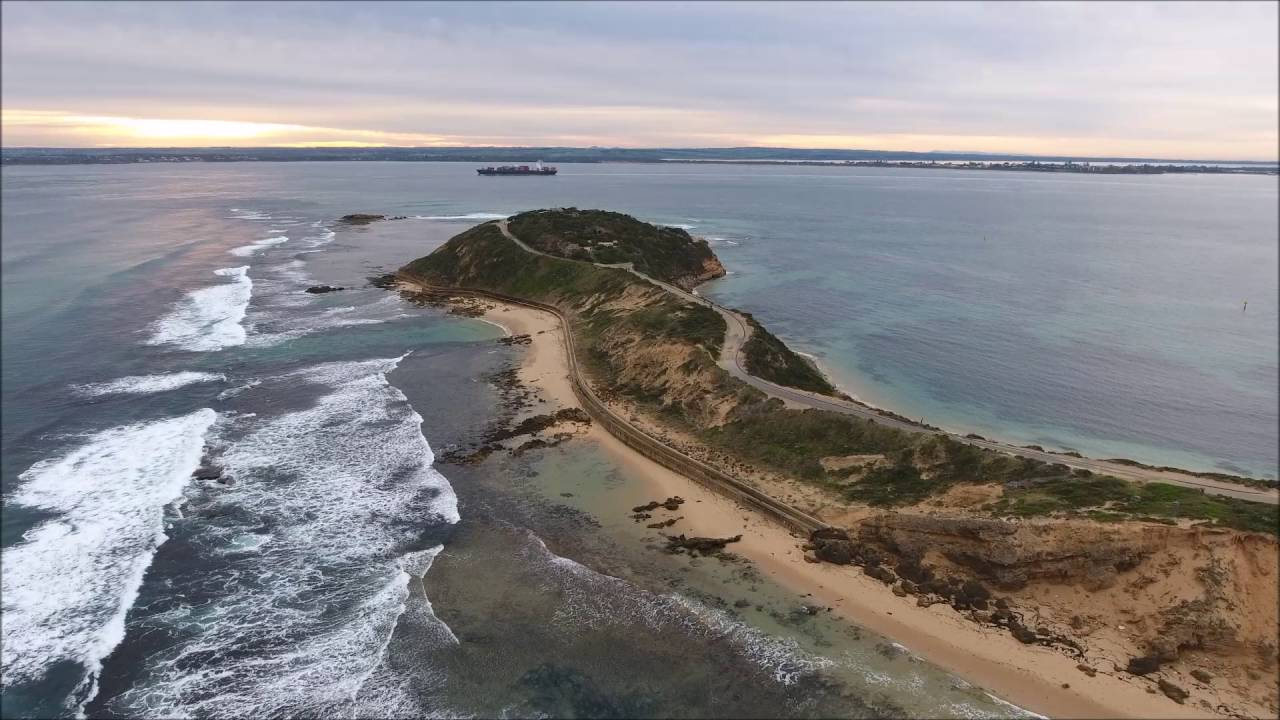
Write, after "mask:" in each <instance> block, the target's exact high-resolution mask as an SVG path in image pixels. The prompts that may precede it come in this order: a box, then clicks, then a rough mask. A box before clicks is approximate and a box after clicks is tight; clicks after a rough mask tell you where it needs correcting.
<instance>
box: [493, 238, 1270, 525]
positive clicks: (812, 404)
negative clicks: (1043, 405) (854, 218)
mask: <svg viewBox="0 0 1280 720" xmlns="http://www.w3.org/2000/svg"><path fill="white" fill-rule="evenodd" d="M498 228H499V229H500V230H501V231H502V234H503V235H504V236H506V237H507V238H508V239H509V240H511V241H512V242H514V243H515V244H516V245H519V246H520V247H521V248H523V249H524V250H525V251H526V252H529V253H533V254H534V255H546V256H547V257H556V256H554V255H548V254H547V253H544V252H542V251H541V250H535V249H534V248H531V247H529V246H528V245H526V244H525V243H524V242H523V241H522V240H520V239H519V238H517V237H516V236H515V235H514V234H512V232H511V230H510V229H509V228H508V227H507V221H506V220H500V221H499V222H498ZM560 259H563V258H560ZM596 264H597V265H599V266H600V267H610V268H618V269H621V270H626V271H628V272H630V273H632V274H633V275H635V276H636V277H639V278H640V279H642V280H644V281H646V282H649V283H652V284H654V285H657V286H658V287H660V288H662V289H664V290H666V291H667V292H669V293H672V294H673V295H676V296H678V297H680V298H682V299H684V300H688V301H690V302H695V303H698V304H699V305H702V306H704V307H708V308H711V309H712V310H715V311H716V312H718V313H720V316H721V317H723V318H724V321H725V325H726V327H727V328H728V331H727V332H726V333H725V339H724V345H723V346H722V347H721V351H720V358H719V361H718V363H719V365H720V367H722V368H724V369H725V370H726V371H727V372H729V374H731V375H733V376H734V377H736V378H738V379H739V380H741V381H743V382H745V383H747V384H748V385H751V386H752V387H754V388H756V389H757V390H760V391H761V392H763V393H765V394H767V395H769V396H771V397H776V398H778V399H780V400H782V401H783V402H785V403H787V405H789V406H791V407H798V408H814V409H818V410H831V411H834V412H839V413H844V414H846V415H854V416H857V417H860V418H865V419H867V420H871V421H873V422H876V423H880V424H881V425H886V426H888V427H892V428H897V429H899V430H905V431H907V432H930V433H933V432H938V431H937V430H931V429H929V428H925V427H921V426H920V425H917V424H915V423H912V422H906V421H903V420H899V419H897V418H895V417H890V416H888V415H883V414H881V413H880V412H879V411H878V410H876V409H875V408H871V407H867V406H866V405H862V404H860V403H857V402H851V401H847V400H841V399H839V398H832V397H827V396H826V395H819V394H817V393H813V392H809V391H807V390H798V389H796V388H791V387H786V386H784V385H778V384H776V383H772V382H769V381H768V380H765V379H763V378H759V377H756V376H755V375H752V374H751V373H749V372H747V369H746V366H745V365H744V362H743V358H742V346H743V345H744V344H745V343H746V342H747V340H748V339H749V338H750V337H751V326H750V325H749V324H748V323H747V321H746V319H745V318H743V317H742V316H741V315H739V314H738V313H736V312H734V311H733V310H730V309H729V308H726V307H723V306H721V305H718V304H716V303H714V302H712V301H710V300H708V299H706V298H704V297H702V296H701V295H697V294H695V293H691V292H689V291H687V290H685V289H683V288H680V287H677V286H675V285H672V284H670V283H666V282H663V281H661V280H655V279H654V278H651V277H649V276H648V275H645V274H644V273H641V272H639V271H637V270H636V269H635V268H634V267H632V266H631V263H624V264H614V265H608V264H603V263H596ZM943 434H945V435H949V436H950V437H951V438H952V439H954V440H958V441H960V442H963V443H967V444H969V445H974V446H976V447H980V448H986V449H988V450H994V451H996V452H1002V453H1005V454H1007V455H1016V456H1019V457H1025V458H1030V459H1032V460H1040V461H1041V462H1046V463H1060V464H1062V465H1066V466H1067V467H1071V468H1080V469H1084V470H1089V471H1092V472H1096V473H1104V474H1107V475H1114V476H1115V477H1118V478H1122V479H1125V480H1133V481H1135V482H1144V483H1145V482H1163V483H1169V484H1171V485H1181V486H1183V487H1190V488H1197V489H1200V490H1203V491H1204V492H1206V493H1210V494H1213V495H1224V496H1227V497H1234V498H1240V499H1243V500H1252V501H1255V502H1263V503H1269V504H1271V505H1276V504H1280V492H1277V491H1276V490H1263V489H1255V488H1250V487H1246V486H1244V485H1237V484H1234V483H1227V482H1219V481H1215V480H1210V479H1205V478H1198V477H1195V476H1194V475H1187V474H1184V473H1172V472H1166V471H1163V470H1149V469H1146V468H1138V467H1132V466H1129V465H1122V464H1119V463H1113V462H1107V461H1105V460H1095V459H1092V458H1076V457H1071V456H1069V455H1060V454H1058V453H1051V452H1045V451H1040V450H1032V449H1031V448H1024V447H1019V446H1017V445H1010V444H1008V443H1002V442H996V441H993V440H976V439H973V438H967V437H964V436H963V435H959V434H956V433H947V432H944V433H943Z"/></svg>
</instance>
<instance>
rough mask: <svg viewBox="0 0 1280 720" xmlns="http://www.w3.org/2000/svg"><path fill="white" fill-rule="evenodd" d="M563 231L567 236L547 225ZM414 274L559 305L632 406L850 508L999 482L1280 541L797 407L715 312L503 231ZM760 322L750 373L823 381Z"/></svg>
mask: <svg viewBox="0 0 1280 720" xmlns="http://www.w3.org/2000/svg"><path fill="white" fill-rule="evenodd" d="M575 213H576V214H575ZM526 215H534V216H537V222H540V223H541V222H550V219H551V218H552V217H553V216H552V215H551V214H548V213H527V214H526ZM605 215H610V216H612V215H615V213H606V214H605ZM521 217H524V216H521ZM566 217H568V218H570V220H571V222H570V225H569V227H570V228H577V227H579V225H578V224H579V223H580V222H581V213H578V211H573V212H572V213H569V214H568V215H567V216H566ZM632 222H637V223H638V221H632ZM554 231H556V227H555V226H547V227H545V228H544V229H543V232H544V233H550V232H554ZM568 234H569V235H572V234H573V233H572V232H570V233H568ZM522 235H523V233H522ZM559 236H560V237H563V236H564V234H563V233H562V234H559ZM404 271H407V272H409V273H411V274H413V275H415V276H418V277H421V278H422V279H424V280H426V281H427V282H430V283H434V284H438V285H442V286H462V287H469V288H474V289H481V290H488V291H491V292H496V293H499V294H503V295H510V296H515V297H520V298H525V299H529V300H535V301H539V302H543V303H548V304H552V305H556V306H557V307H559V308H561V309H562V310H563V311H564V312H565V313H566V315H567V316H568V317H569V318H570V323H571V326H572V327H571V330H572V332H573V333H574V337H575V339H576V340H577V344H578V347H579V349H580V358H579V359H580V361H581V362H582V363H583V366H584V368H585V369H586V370H587V372H588V374H589V375H590V377H591V378H592V382H593V383H594V384H595V385H596V387H597V389H598V390H600V391H602V392H603V393H605V394H617V395H621V396H623V397H625V398H626V399H627V400H628V401H630V402H632V403H634V404H635V405H637V406H638V407H640V408H643V409H647V410H648V411H650V412H653V413H654V414H655V415H656V416H657V417H658V418H659V419H660V420H661V421H662V422H664V423H669V424H672V425H675V426H678V427H680V428H681V429H683V430H686V431H688V432H690V433H692V434H693V435H695V436H696V437H698V438H699V439H701V440H702V441H703V442H704V443H706V444H707V445H708V446H710V447H712V448H715V449H717V450H720V451H723V452H726V453H728V454H730V455H732V456H735V457H738V458H741V459H742V460H743V461H745V462H749V463H752V464H754V465H757V466H758V467H763V468H768V469H771V470H774V471H777V472H779V473H782V474H785V475H790V476H793V477H798V478H802V479H805V480H807V481H809V482H813V483H815V484H819V485H822V486H824V487H827V488H831V489H834V490H836V491H838V492H839V493H840V494H841V495H843V497H845V498H846V499H848V500H850V501H856V502H864V503H868V504H872V505H877V506H901V505H908V504H912V503H916V502H919V501H921V500H924V499H925V498H927V497H929V496H931V495H935V494H938V493H941V492H945V491H946V490H947V489H948V488H950V487H953V486H955V485H957V484H962V483H999V484H1001V485H1003V486H1004V488H1005V492H1004V497H1003V498H1002V499H1001V500H1000V501H998V502H997V503H994V504H993V505H992V506H991V507H990V510H992V511H993V512H995V513H996V514H999V515H1004V516H1013V517H1034V516H1047V515H1063V514H1067V515H1072V516H1080V517H1092V518H1096V519H1098V520H1103V521H1118V520H1121V519H1134V518H1146V519H1156V520H1157V521H1162V522H1167V521H1169V519H1171V518H1190V519H1196V520H1209V521H1213V522H1215V523H1219V524H1221V525H1224V526H1227V527H1232V528H1237V529H1241V530H1256V531H1261V532H1271V533H1276V532H1277V529H1276V525H1277V509H1276V507H1275V506H1270V505H1263V504H1259V503H1251V502H1248V501H1244V500H1236V499H1233V498H1226V497H1221V496H1213V495H1204V494H1202V493H1201V492H1199V491H1198V490H1193V489H1187V488H1182V487H1177V486H1172V485H1163V484H1146V485H1140V484H1134V483H1129V482H1126V481H1123V480H1119V479H1117V478H1114V477H1109V476H1097V475H1093V474H1092V473H1089V472H1088V471H1085V470H1075V471H1073V470H1071V469H1070V468H1068V467H1067V466H1065V465H1061V464H1057V463H1044V462H1040V461H1037V460H1031V459H1027V458H1021V457H1014V456H1010V455H1005V454H1003V453H998V452H993V451H989V450H985V449H982V448H978V447H975V446H972V445H968V444H966V443H963V442H960V441H958V440H956V439H954V438H951V437H949V436H946V435H943V434H934V433H927V432H922V433H912V432H906V431H902V430H898V429H894V428H889V427H886V426H884V425H879V424H877V423H874V422H871V421H869V420H865V419H861V418H856V417H853V416H849V415H844V414H840V413H835V412H829V411H822V410H793V409H788V408H786V407H785V406H784V405H783V403H782V402H781V401H779V400H777V399H771V398H768V397H767V396H765V395H764V394H763V393H761V392H759V391H757V390H755V389H754V388H752V387H750V386H749V385H747V384H745V383H743V382H741V381H740V380H738V379H736V378H734V377H732V376H731V375H729V374H728V373H727V372H725V371H724V370H723V369H721V368H720V367H719V366H717V365H716V358H717V357H718V355H719V351H720V348H721V345H722V343H723V340H724V334H725V325H724V320H723V319H722V318H721V317H720V315H719V314H718V313H716V312H715V311H713V310H710V309H708V308H706V307H703V306H702V305H699V304H697V303H693V302H687V301H684V300H682V299H679V298H677V297H676V296H674V295H672V294H670V293H667V292H665V291H662V290H660V289H658V288H656V287H654V286H653V285H651V284H649V283H645V282H643V281H641V280H640V279H638V278H636V277H635V276H634V275H632V274H631V273H629V272H627V271H625V270H621V269H616V268H602V267H597V266H595V265H592V264H589V263H583V262H574V261H571V260H567V259H562V258H558V257H546V256H540V255H530V254H529V253H527V252H525V251H523V250H522V249H520V248H519V247H518V246H517V245H515V244H514V243H512V242H511V241H509V240H508V239H507V238H505V237H503V235H502V233H501V232H500V231H499V229H498V228H497V227H496V226H495V225H494V224H492V223H487V224H484V225H480V226H478V227H475V228H472V229H470V230H468V231H466V232H464V233H462V234H460V235H458V236H457V237H455V238H453V239H452V240H450V241H449V242H448V243H446V244H445V245H444V246H442V247H441V248H440V249H438V250H437V251H436V252H434V253H432V254H431V255H430V256H428V257H425V258H421V259H419V260H415V261H414V262H412V263H410V264H409V265H407V266H405V268H404ZM752 322H753V325H754V326H755V328H756V331H757V333H758V336H759V337H760V345H759V346H758V347H757V349H756V351H755V352H753V353H752V355H753V357H754V360H753V363H756V364H755V365H754V366H749V369H751V371H752V372H753V373H757V374H760V375H763V376H765V377H769V378H770V379H772V380H774V381H775V382H779V383H780V384H787V385H792V386H795V387H804V385H803V384H797V383H812V382H815V381H816V380H818V379H821V376H820V375H816V377H815V376H811V375H806V373H805V368H806V367H807V364H806V363H804V361H803V360H802V359H801V358H799V357H798V356H796V355H795V354H794V353H792V352H791V351H790V350H788V349H787V348H786V346H785V344H783V343H782V342H781V341H780V340H778V339H777V338H776V337H774V336H773V335H771V334H769V333H767V331H765V330H764V328H762V327H761V326H759V325H758V324H756V323H755V322H754V320H753V321H752ZM672 358H675V360H676V362H675V363H672V362H670V361H671V359H672ZM810 369H811V367H810ZM824 382H825V381H824ZM806 389H813V388H812V386H811V387H810V388H806ZM848 455H880V456H882V457H883V458H885V460H884V461H882V462H876V463H874V464H872V465H871V466H870V467H862V468H844V469H842V470H832V471H828V470H827V469H826V468H824V467H823V465H822V459H823V458H829V457H842V456H848Z"/></svg>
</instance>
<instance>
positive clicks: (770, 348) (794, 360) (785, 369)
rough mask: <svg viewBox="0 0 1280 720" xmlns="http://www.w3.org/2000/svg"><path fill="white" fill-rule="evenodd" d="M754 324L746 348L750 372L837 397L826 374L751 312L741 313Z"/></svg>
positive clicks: (743, 349) (745, 353)
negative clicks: (775, 334) (780, 338)
mask: <svg viewBox="0 0 1280 720" xmlns="http://www.w3.org/2000/svg"><path fill="white" fill-rule="evenodd" d="M738 313H739V314H740V315H742V316H743V317H744V318H746V319H747V322H748V323H750V324H751V337H750V339H748V340H747V342H746V343H744V344H743V346H742V354H743V356H744V359H745V361H746V365H747V372H749V373H751V374H752V375H755V376H756V377H762V378H764V379H765V380H768V381H770V382H774V383H777V384H779V385H785V386H787V387H793V388H799V389H801V390H809V391H812V392H816V393H821V394H823V395H830V396H832V397H834V396H836V394H837V393H836V389H835V387H834V386H832V385H831V383H830V382H828V381H827V378H826V377H825V376H823V374H822V371H820V370H818V368H817V367H816V366H815V365H814V364H813V363H812V362H810V361H808V360H806V359H805V358H804V357H802V356H800V355H798V354H796V353H795V352H794V351H793V350H792V349H791V348H789V347H787V346H786V344H785V343H783V342H782V341H781V340H779V339H778V338H777V337H776V336H774V335H773V333H771V332H769V331H768V330H765V329H764V326H763V325H761V324H760V323H759V322H757V321H756V319H755V318H754V317H752V316H751V314H750V313H746V312H742V311H740V310H739V311H738Z"/></svg>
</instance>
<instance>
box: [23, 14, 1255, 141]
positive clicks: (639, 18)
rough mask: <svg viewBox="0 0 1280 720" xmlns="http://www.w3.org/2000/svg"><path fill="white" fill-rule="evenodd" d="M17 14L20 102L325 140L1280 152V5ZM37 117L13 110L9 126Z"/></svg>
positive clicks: (74, 111) (29, 136)
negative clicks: (1279, 95) (298, 132)
mask: <svg viewBox="0 0 1280 720" xmlns="http://www.w3.org/2000/svg"><path fill="white" fill-rule="evenodd" d="M4 13H5V17H4V21H5V22H4V27H3V41H4V42H3V63H4V71H5V83H4V87H3V102H4V106H5V107H6V108H33V109H38V110H42V111H59V112H62V113H65V114H67V115H70V116H88V117H104V116H105V117H123V118H145V119H176V120H189V119H199V120H201V121H228V122H235V123H248V124H272V125H282V126H297V127H304V128H320V129H332V128H339V129H340V128H358V130H347V131H343V132H342V134H338V133H330V134H329V135H328V136H326V135H325V134H324V133H319V134H311V135H307V137H312V138H320V139H318V140H317V142H320V141H323V142H339V141H341V140H343V139H347V138H350V139H351V140H352V141H353V142H355V141H362V142H374V143H383V142H385V143H387V144H431V143H449V144H511V143H515V144H539V145H542V144H547V145H563V144H598V145H629V146H653V145H665V146H691V145H706V144H719V143H721V142H725V143H728V142H732V143H734V144H760V145H763V144H772V143H773V141H774V140H778V139H788V141H789V142H800V143H802V142H819V141H821V142H855V141H856V142H858V143H859V145H858V146H860V147H873V148H890V147H901V149H936V148H943V149H953V148H962V147H965V148H967V146H968V145H969V144H971V143H974V142H979V141H981V142H989V143H991V146H990V147H986V148H985V149H988V150H992V151H999V150H1009V149H1016V150H1018V151H1021V152H1071V153H1075V154H1101V153H1104V152H1105V153H1113V152H1114V153H1119V154H1149V153H1151V152H1154V151H1156V150H1158V151H1159V153H1160V154H1161V155H1173V156H1179V157H1185V156H1200V157H1221V158H1245V157H1247V158H1275V157H1276V156H1277V134H1276V125H1277V101H1276V90H1275V89H1276V84H1277V82H1278V80H1277V70H1276V68H1277V57H1276V53H1277V46H1276V37H1275V34H1274V27H1275V25H1276V21H1277V17H1276V5H1275V4H1274V3H1253V4H1249V3H1227V4H1221V5H1211V4H1194V3H1169V4H1165V3H1161V4H1141V3H1096V4H1095V3H1084V4H1071V3H1054V4H1035V5H1029V4H1013V3H996V4H991V5H987V4H979V5H975V4H964V3H948V4H941V3H920V4H908V3H904V4H873V3H858V4H785V5H783V4H771V3H744V4H734V3H728V4H726V3H693V4H689V5H675V4H668V3H635V4H631V3H608V4H605V3H598V4H590V3H567V4H556V3H522V4H506V3H476V4H449V3H431V4H401V3H393V4H378V3H366V4H358V5H357V4H352V5H337V4H314V5H305V6H303V5H297V4H291V3H285V4H273V3H229V4H223V3H200V4H194V3H183V4H165V3H146V4H141V5H136V4H129V3H103V4H67V3H6V4H5V6H4ZM361 133H371V134H374V135H378V137H373V136H372V135H368V136H363V137H358V136H359V135H360V134H361ZM33 137H34V136H33V135H32V134H29V133H28V129H19V128H17V127H10V126H7V125H6V127H5V142H6V143H8V144H33V143H32V142H30V141H29V140H30V139H32V138H33ZM41 137H43V138H46V139H49V140H52V139H54V138H56V137H59V136H57V135H55V134H52V133H51V132H50V133H47V134H45V135H42V136H41ZM60 137H63V141H62V142H59V143H57V144H67V143H69V142H70V141H71V140H74V138H75V136H74V134H71V135H64V136H60ZM416 138H423V139H422V140H420V141H419V140H416ZM841 138H848V140H842V139H841ZM806 139H808V140H806ZM824 139H825V140H824ZM134 140H138V141H141V140H142V138H139V137H134ZM122 142H123V141H122ZM228 142H239V141H238V140H235V139H232V140H230V141H228ZM287 142H294V140H292V139H290V140H287ZM902 142H908V143H912V144H920V143H931V142H937V143H938V145H936V146H934V147H924V148H921V147H905V146H900V145H893V143H902ZM130 144H136V143H130ZM1102 148H1109V150H1103V149H1102ZM1126 148H1128V149H1126ZM1193 153H1194V155H1193Z"/></svg>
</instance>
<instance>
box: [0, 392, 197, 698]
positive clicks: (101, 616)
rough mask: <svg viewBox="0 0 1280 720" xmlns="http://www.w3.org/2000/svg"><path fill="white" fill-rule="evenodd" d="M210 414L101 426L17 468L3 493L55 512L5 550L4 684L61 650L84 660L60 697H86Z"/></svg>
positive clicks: (58, 657) (38, 670) (42, 666)
mask: <svg viewBox="0 0 1280 720" xmlns="http://www.w3.org/2000/svg"><path fill="white" fill-rule="evenodd" d="M216 418H217V414H216V413H214V411H213V410H208V409H204V410H197V411H196V412H193V413H191V414H188V415H184V416H181V417H176V418H172V419H168V420H157V421H153V422H145V423H138V424H135V425H126V426H122V427H117V428H112V429H110V430H105V431H102V432H99V433H97V434H96V435H92V436H90V437H89V438H87V439H86V440H85V442H84V443H83V444H81V445H80V446H78V447H76V448H75V449H73V450H71V451H70V452H68V453H67V454H65V455H63V456H62V457H59V458H56V459H50V460H42V461H40V462H38V463H36V464H35V465H32V466H31V468H30V469H28V470H27V471H26V472H24V473H22V474H21V475H20V476H19V479H20V480H22V481H24V484H23V485H22V486H21V487H19V489H18V490H17V492H15V493H14V494H13V495H12V497H10V498H9V502H12V503H16V504H19V505H25V506H28V507H32V508H38V509H40V510H45V511H48V512H51V513H56V516H55V517H54V518H53V519H50V520H46V521H44V522H42V523H41V524H39V525H37V526H36V527H35V528H33V529H31V530H29V531H28V532H27V533H26V534H25V535H24V536H23V540H22V542H21V543H19V544H18V545H16V546H13V547H11V548H8V549H6V550H5V551H4V572H3V574H2V575H0V584H2V585H3V598H4V600H3V608H4V625H3V628H4V630H3V637H4V645H3V664H4V669H5V672H4V680H5V683H6V684H11V683H14V682H29V681H33V680H36V679H38V678H39V677H40V676H41V675H42V674H43V673H44V671H45V670H46V669H47V668H48V667H49V666H50V665H52V664H54V663H56V662H59V661H67V660H69V661H72V662H76V663H78V664H80V665H81V666H82V667H83V668H84V677H83V680H82V682H81V685H80V687H79V688H78V692H77V693H76V697H74V698H73V699H72V700H71V701H70V702H71V703H72V704H76V705H80V706H82V705H83V703H84V702H85V701H86V700H88V699H89V698H90V697H92V695H93V693H94V691H95V683H96V676H97V673H98V671H99V670H101V667H102V665H101V663H102V660H103V659H104V658H105V657H106V656H107V655H109V654H110V653H111V651H112V650H113V649H114V648H115V647H116V645H118V644H119V643H120V641H121V640H122V639H124V621H125V615H126V614H127V613H128V611H129V608H130V607H131V606H132V605H133V602H134V599H135V598H136V597H137V594H138V589H139V588H140V587H141V585H142V580H143V577H144V575H145V574H146V571H147V567H148V566H149V565H150V564H151V560H152V557H153V556H154V554H155V551H156V548H157V547H159V546H160V544H161V543H163V542H164V541H165V540H166V536H165V533H164V507H165V506H166V505H168V504H170V503H172V502H174V501H175V500H178V499H179V498H180V497H181V495H182V490H183V487H184V486H185V485H186V484H187V483H188V481H189V480H190V477H191V473H192V472H193V471H194V470H195V469H196V467H197V466H198V465H199V463H200V456H201V450H202V448H203V446H204V436H205V433H206V432H207V431H208V430H209V428H210V426H211V425H213V423H214V420H215V419H216Z"/></svg>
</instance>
